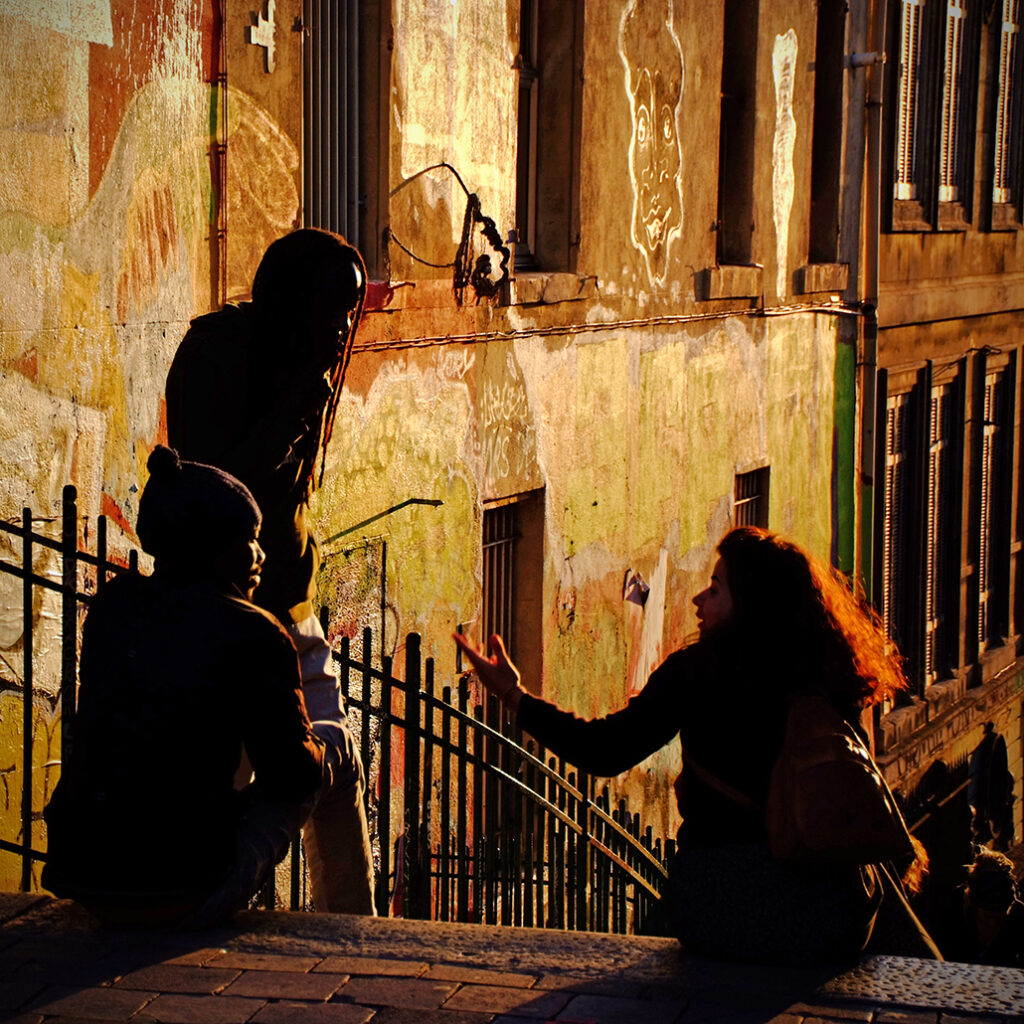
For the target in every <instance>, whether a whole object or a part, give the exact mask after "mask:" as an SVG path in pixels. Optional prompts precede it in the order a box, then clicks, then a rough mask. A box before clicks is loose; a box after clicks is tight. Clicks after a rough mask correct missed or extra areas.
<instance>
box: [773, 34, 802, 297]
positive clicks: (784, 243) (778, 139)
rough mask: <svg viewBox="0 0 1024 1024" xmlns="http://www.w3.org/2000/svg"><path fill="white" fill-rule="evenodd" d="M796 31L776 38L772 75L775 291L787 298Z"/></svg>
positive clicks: (791, 201)
mask: <svg viewBox="0 0 1024 1024" xmlns="http://www.w3.org/2000/svg"><path fill="white" fill-rule="evenodd" d="M796 52H797V38H796V32H795V31H794V30H793V29H790V30H789V31H788V32H787V33H786V34H785V35H777V36H776V37H775V47H774V49H773V50H772V75H773V76H774V79H775V137H774V139H773V141H772V215H773V217H774V220H775V267H776V271H775V290H776V293H777V294H778V295H780V296H781V295H785V294H786V292H787V291H788V289H787V288H786V273H787V269H788V260H789V215H790V213H791V211H792V209H793V190H794V188H795V182H796V178H795V175H794V172H793V150H794V148H795V146H796V118H795V117H794V116H793V80H794V76H795V74H796Z"/></svg>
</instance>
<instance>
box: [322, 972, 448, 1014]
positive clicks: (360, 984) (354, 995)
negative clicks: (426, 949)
mask: <svg viewBox="0 0 1024 1024" xmlns="http://www.w3.org/2000/svg"><path fill="white" fill-rule="evenodd" d="M456 988H458V986H457V985H455V984H452V983H450V982H444V981H424V980H422V979H420V978H396V977H389V978H352V979H351V980H350V981H349V982H347V983H346V984H345V985H344V986H342V988H341V990H340V991H339V992H338V998H339V999H341V1000H342V1001H344V1002H346V1003H359V1004H360V1006H382V1007H383V1006H397V1007H399V1008H400V1009H404V1010H436V1009H438V1008H439V1007H440V1006H441V1004H442V1003H444V1002H445V1000H446V999H448V997H449V996H451V994H452V993H453V992H454V991H455V989H456Z"/></svg>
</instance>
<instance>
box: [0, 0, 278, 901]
mask: <svg viewBox="0 0 1024 1024" xmlns="http://www.w3.org/2000/svg"><path fill="white" fill-rule="evenodd" d="M205 6H207V5H204V3H202V2H201V0H153V2H152V3H148V4H145V5H138V4H136V3H135V2H134V0H92V2H90V3H88V4H80V3H72V4H35V3H25V2H15V0H7V2H3V3H0V63H2V64H3V66H4V67H6V68H7V69H8V72H9V73H8V75H6V76H5V78H4V80H3V82H2V83H0V100H2V102H0V134H2V135H3V138H4V142H3V174H2V175H0V279H2V280H3V281H4V288H3V290H2V292H0V407H2V408H3V409H4V412H5V416H4V418H3V421H2V422H0V466H2V468H3V472H2V473H0V516H3V517H4V518H5V519H8V520H15V519H16V520H20V518H21V510H22V507H23V506H28V507H30V508H31V510H32V512H33V513H34V515H35V516H36V517H37V521H36V523H35V528H36V531H37V532H39V533H43V534H47V535H50V536H55V535H56V533H58V532H59V528H60V512H61V496H62V489H63V486H64V485H65V484H66V483H69V482H70V483H74V484H75V485H76V487H77V489H78V501H79V510H80V514H81V516H82V523H83V530H84V531H86V532H87V533H88V532H89V531H94V529H95V523H96V517H97V516H99V515H101V514H102V515H105V516H106V517H107V520H108V524H109V526H110V551H111V554H113V555H114V556H115V557H121V556H124V555H126V553H127V548H128V547H130V546H133V542H134V534H133V523H134V519H135V510H136V501H137V497H138V491H139V489H140V486H141V483H142V478H143V472H144V469H143V467H144V466H145V462H146V458H147V456H148V453H149V451H150V450H151V448H152V446H153V445H154V444H155V443H156V442H157V441H158V440H161V439H162V438H163V436H164V423H163V403H162V397H161V396H162V393H163V384H164V376H165V374H166V370H167V366H168V364H169V362H170V358H171V355H172V354H173V351H174V348H175V346H176V345H177V342H178V340H179V339H180V337H181V336H182V334H183V333H184V331H185V328H186V327H187V324H188V320H189V318H190V317H191V316H193V315H195V314H196V313H200V312H203V311H205V309H207V308H208V307H209V305H210V304H211V302H212V301H215V296H214V295H212V294H211V288H212V284H211V272H210V271H211V218H212V215H213V212H214V211H213V207H212V205H211V199H212V196H211V174H210V151H209V147H210V134H211V130H212V129H213V127H214V126H215V125H216V124H217V122H218V119H219V118H221V117H223V116H225V108H224V107H223V106H222V107H221V109H218V106H219V105H220V100H221V99H223V98H224V93H221V92H218V91H212V90H211V88H210V87H209V86H208V85H207V82H208V81H209V79H210V78H211V76H210V74H209V73H208V69H207V68H205V67H204V52H206V51H208V49H209V48H208V47H206V48H204V45H203V42H204V32H207V31H208V25H206V26H205V28H204V22H203V14H204V8H205ZM39 83H44V84H45V87H44V88H39V87H34V86H38V84H39ZM226 96H227V104H226V118H227V121H226V127H227V132H228V137H229V141H231V142H232V144H233V146H234V149H233V153H234V154H235V156H236V159H235V161H234V163H232V162H231V160H229V165H228V178H227V183H226V197H225V200H226V205H227V207H228V214H229V219H230V220H231V223H232V226H233V230H234V232H235V234H234V237H233V239H232V242H233V244H234V245H235V246H236V248H237V251H238V252H237V253H236V255H237V257H238V258H237V259H236V260H235V263H236V265H238V266H239V267H242V268H243V271H244V273H247V274H248V275H249V276H248V277H245V282H246V284H245V287H246V288H247V287H248V283H247V282H248V280H250V279H251V269H250V270H245V269H244V268H246V267H248V266H249V262H248V247H251V248H253V249H255V250H256V252H257V253H258V252H260V251H262V249H263V248H265V246H266V245H267V244H269V242H270V241H271V240H272V239H273V238H274V237H277V235H279V234H281V233H282V232H283V231H285V230H288V229H289V228H290V227H291V226H292V224H293V222H294V219H295V216H296V212H297V209H298V192H297V187H296V184H295V178H294V172H295V169H296V168H297V164H298V153H297V149H296V147H295V145H294V143H293V142H292V141H291V140H290V139H289V138H288V137H287V136H286V134H285V133H283V132H282V131H281V130H280V127H279V126H278V125H277V124H276V123H275V122H274V121H273V119H272V118H271V117H270V116H269V115H268V114H267V112H266V111H265V110H264V109H263V108H262V107H261V106H260V105H259V104H257V103H256V102H255V101H254V100H253V99H252V98H251V97H249V96H247V95H245V94H243V93H241V92H240V91H239V90H237V89H234V88H231V89H228V90H226ZM239 253H240V254H241V255H238V254H239ZM230 256H231V248H230V245H229V257H230ZM243 257H244V258H243ZM232 283H233V279H232V278H231V277H230V276H229V287H230V285H231V284H232ZM15 544H17V542H16V541H15ZM17 556H18V552H16V551H15V550H14V548H13V547H12V544H11V538H10V537H9V535H7V534H0V557H3V558H4V559H5V560H6V561H9V562H14V563H17V562H18V557H17ZM33 568H34V569H35V571H36V572H37V573H39V574H41V575H43V576H48V577H50V578H55V577H56V576H57V574H58V573H59V565H58V564H57V561H56V559H55V558H53V557H52V553H51V552H49V551H48V550H47V549H45V548H43V547H41V546H38V545H37V546H36V549H35V557H34V560H33ZM59 611H60V610H59V606H58V602H57V598H56V597H55V596H54V595H53V594H52V593H51V592H50V591H46V590H44V589H43V588H37V591H36V597H35V600H34V601H33V606H32V608H31V610H30V612H31V618H32V622H33V635H34V647H33V669H34V686H35V693H36V697H35V701H34V705H35V707H34V712H35V718H36V726H35V729H34V736H35V741H34V742H35V743H36V745H37V747H38V748H39V749H38V750H37V751H36V752H35V754H34V755H33V763H34V764H36V765H44V764H47V763H49V762H53V761H55V760H57V759H59V757H60V754H59V732H60V729H59V713H58V712H57V710H56V692H57V689H58V682H57V680H58V679H59V675H60V614H59ZM24 619H25V614H24V610H23V608H22V584H21V581H20V580H19V579H18V578H17V577H15V576H13V575H9V574H0V804H2V806H3V809H4V811H3V820H4V830H3V838H5V839H7V840H10V841H17V840H18V839H19V836H18V835H17V834H16V830H17V829H18V828H20V815H19V814H18V813H17V811H18V807H19V806H20V793H21V785H22V783H21V777H20V772H21V768H20V764H21V762H20V751H21V749H22V740H21V738H20V733H19V731H18V730H19V729H20V727H21V726H20V723H21V721H22V713H21V709H20V705H21V700H22V696H21V694H22V686H23V678H24V674H25V669H24V664H23V659H24V639H23V636H22V634H23V632H24ZM52 774H53V773H52V772H46V773H44V772H42V771H39V772H38V773H37V775H36V777H35V783H34V787H35V789H36V792H35V793H34V796H33V813H34V814H35V815H36V816H37V817H38V813H37V812H38V811H39V810H40V809H41V807H42V805H43V802H44V794H43V793H42V791H41V790H40V789H39V787H40V786H43V785H49V776H50V775H52ZM12 808H13V813H8V812H10V811H12ZM7 867H8V862H7V859H6V858H5V859H3V860H2V862H0V883H3V887H4V888H16V887H17V885H16V881H15V882H14V883H11V882H10V879H9V878H8V877H7V875H6V874H5V873H4V872H6V871H7Z"/></svg>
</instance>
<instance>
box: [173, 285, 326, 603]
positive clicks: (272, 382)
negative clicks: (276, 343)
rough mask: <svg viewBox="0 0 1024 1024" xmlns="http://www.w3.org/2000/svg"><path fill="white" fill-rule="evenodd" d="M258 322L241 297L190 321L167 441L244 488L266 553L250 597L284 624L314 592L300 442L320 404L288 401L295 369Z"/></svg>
mask: <svg viewBox="0 0 1024 1024" xmlns="http://www.w3.org/2000/svg"><path fill="white" fill-rule="evenodd" d="M259 327H260V325H259V324H258V322H257V318H256V315H255V313H254V312H253V307H252V305H251V304H250V303H248V302H243V303H240V304H238V305H233V304H230V303H229V304H228V305H226V306H224V307H223V308H222V309H220V310H218V311H217V312H216V313H208V314H206V315H205V316H201V317H197V318H196V319H195V320H193V321H192V325H191V327H190V328H189V330H188V332H187V333H186V335H185V337H184V338H183V339H182V342H181V345H180V346H179V347H178V351H177V353H176V354H175V356H174V360H173V362H172V363H171V368H170V371H169V372H168V374H167V439H168V442H169V444H170V446H171V447H172V448H175V449H177V452H178V454H179V455H180V456H181V457H182V458H183V459H191V460H192V461H195V462H205V463H207V464H209V465H211V466H217V467H219V468H220V469H223V470H226V471H227V472H229V473H231V474H232V475H234V476H236V477H238V479H239V480H241V481H242V483H244V484H245V485H246V486H247V487H248V488H249V490H250V491H252V494H253V497H254V498H255V499H256V501H257V503H258V504H259V506H260V510H261V512H262V513H263V525H262V527H261V529H260V545H261V547H262V548H263V550H264V551H265V552H266V555H267V560H266V564H265V566H264V568H263V580H262V582H261V584H260V586H259V589H258V590H257V592H256V595H255V600H256V603H257V604H259V605H260V607H261V608H266V609H267V610H268V611H270V612H272V613H273V614H274V615H275V616H277V617H278V618H279V619H281V621H282V622H287V621H288V618H289V610H290V609H292V608H294V607H295V606H297V605H301V604H302V603H303V602H307V601H310V600H312V598H313V597H314V595H315V593H316V573H317V568H318V565H319V554H318V551H317V546H316V541H315V540H314V538H313V536H312V535H311V534H310V532H309V527H308V526H307V522H306V516H307V511H308V510H307V506H306V482H307V478H308V467H305V466H303V464H302V459H301V457H300V454H299V448H300V445H301V443H302V442H303V441H304V440H306V439H307V438H308V437H309V435H310V432H311V431H314V430H318V429H319V423H320V417H321V415H322V408H308V407H307V408H303V406H302V404H301V403H298V402H296V401H294V399H293V396H292V395H290V394H289V392H288V388H287V384H288V380H289V374H290V373H291V371H292V370H293V369H294V367H292V366H289V365H288V363H287V361H286V360H285V359H284V357H279V358H278V359H277V360H275V359H273V358H271V357H270V356H269V355H268V353H267V348H268V346H267V343H266V340H265V339H263V338H262V335H261V333H260V330H259ZM306 614H308V612H307V611H303V612H300V613H299V614H298V615H297V616H295V617H297V618H302V617H305V615H306Z"/></svg>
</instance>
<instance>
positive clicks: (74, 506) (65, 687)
mask: <svg viewBox="0 0 1024 1024" xmlns="http://www.w3.org/2000/svg"><path fill="white" fill-rule="evenodd" d="M63 498H64V501H63V508H62V510H61V511H62V515H61V537H60V541H61V570H62V571H61V662H60V757H61V771H62V772H63V771H64V770H65V767H66V766H67V765H68V763H69V762H70V760H71V750H72V748H73V745H74V739H75V699H76V696H77V695H76V692H75V686H76V683H77V676H78V491H77V490H76V489H75V485H74V484H67V485H66V486H65V487H64V495H63Z"/></svg>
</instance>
